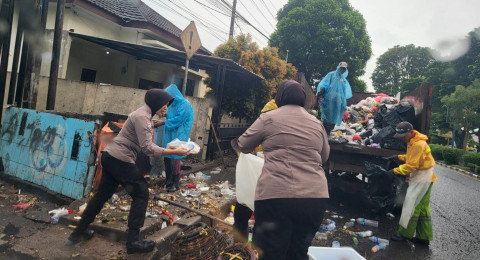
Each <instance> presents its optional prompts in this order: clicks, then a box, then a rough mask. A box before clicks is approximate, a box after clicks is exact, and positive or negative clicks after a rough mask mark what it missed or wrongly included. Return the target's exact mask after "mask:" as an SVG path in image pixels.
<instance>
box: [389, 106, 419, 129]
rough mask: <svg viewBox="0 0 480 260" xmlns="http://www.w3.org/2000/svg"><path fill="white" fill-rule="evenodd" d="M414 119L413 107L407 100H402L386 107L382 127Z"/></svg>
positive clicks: (412, 121)
mask: <svg viewBox="0 0 480 260" xmlns="http://www.w3.org/2000/svg"><path fill="white" fill-rule="evenodd" d="M403 121H407V122H410V123H411V124H413V123H414V121H415V108H413V106H412V105H410V104H409V103H407V102H402V103H400V104H398V105H396V106H394V107H391V108H390V109H388V110H387V111H386V112H385V113H384V115H383V117H382V127H386V126H393V127H395V126H397V124H398V123H400V122H403Z"/></svg>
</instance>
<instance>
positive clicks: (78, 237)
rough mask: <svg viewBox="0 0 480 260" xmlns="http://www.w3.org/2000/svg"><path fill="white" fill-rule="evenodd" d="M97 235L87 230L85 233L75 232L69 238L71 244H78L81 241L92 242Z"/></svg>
mask: <svg viewBox="0 0 480 260" xmlns="http://www.w3.org/2000/svg"><path fill="white" fill-rule="evenodd" d="M94 234H95V232H94V231H93V230H91V229H87V230H85V231H82V232H80V231H77V230H75V231H73V232H72V234H70V236H69V237H68V240H70V242H72V243H74V244H76V243H78V242H80V241H84V240H90V239H92V237H93V235H94Z"/></svg>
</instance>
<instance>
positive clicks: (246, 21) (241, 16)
mask: <svg viewBox="0 0 480 260" xmlns="http://www.w3.org/2000/svg"><path fill="white" fill-rule="evenodd" d="M220 1H222V2H223V3H224V4H225V5H226V6H228V7H229V8H232V7H231V6H230V4H228V3H227V2H225V0H220ZM237 14H238V17H239V18H240V19H241V20H242V21H243V22H244V23H246V24H247V25H249V26H250V27H252V28H253V29H255V31H257V32H258V33H260V34H261V35H262V36H263V37H265V38H266V39H268V40H270V38H269V37H268V36H266V35H265V34H264V33H263V32H261V31H260V30H259V29H258V28H257V27H255V26H254V25H253V24H251V23H250V22H249V21H248V20H247V19H245V17H243V15H241V14H240V13H239V12H237ZM264 30H265V29H264Z"/></svg>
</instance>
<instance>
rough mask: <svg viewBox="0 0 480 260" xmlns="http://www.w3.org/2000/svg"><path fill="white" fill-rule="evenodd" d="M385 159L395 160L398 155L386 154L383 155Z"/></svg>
mask: <svg viewBox="0 0 480 260" xmlns="http://www.w3.org/2000/svg"><path fill="white" fill-rule="evenodd" d="M383 158H385V159H387V160H395V159H398V155H392V156H388V157H383Z"/></svg>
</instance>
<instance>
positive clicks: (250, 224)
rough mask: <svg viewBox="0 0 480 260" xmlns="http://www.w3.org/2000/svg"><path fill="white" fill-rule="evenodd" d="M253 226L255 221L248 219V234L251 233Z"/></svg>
mask: <svg viewBox="0 0 480 260" xmlns="http://www.w3.org/2000/svg"><path fill="white" fill-rule="evenodd" d="M254 226H255V219H254V218H253V216H252V217H250V219H249V220H248V232H253V227H254Z"/></svg>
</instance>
